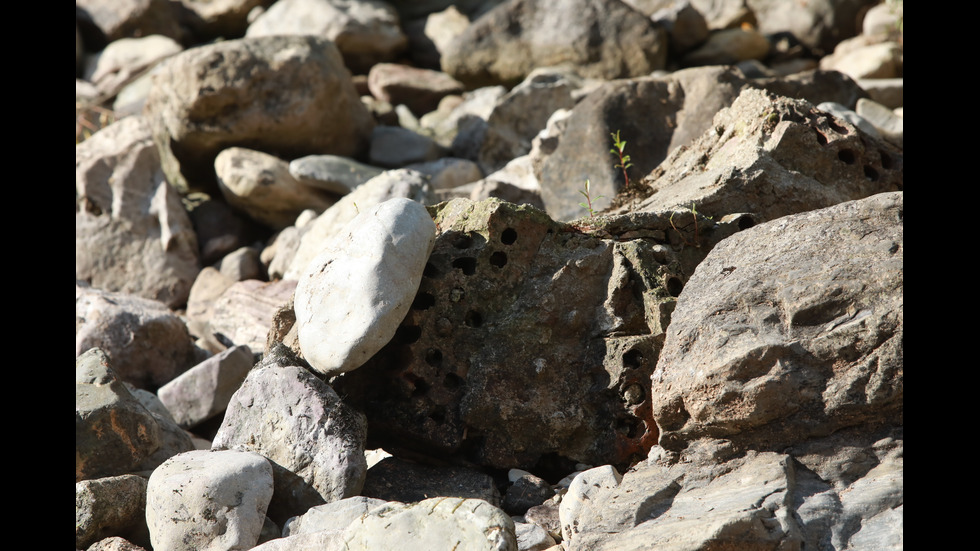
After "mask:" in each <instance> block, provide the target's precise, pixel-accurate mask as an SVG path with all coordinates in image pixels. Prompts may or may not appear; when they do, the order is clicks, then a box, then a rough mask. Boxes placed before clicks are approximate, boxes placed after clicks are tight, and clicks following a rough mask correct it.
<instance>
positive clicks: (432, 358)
mask: <svg viewBox="0 0 980 551" xmlns="http://www.w3.org/2000/svg"><path fill="white" fill-rule="evenodd" d="M425 363H427V364H429V365H431V366H432V367H439V366H440V365H442V351H441V350H439V349H438V348H430V349H428V350H426V351H425Z"/></svg>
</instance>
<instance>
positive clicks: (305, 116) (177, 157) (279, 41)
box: [144, 36, 373, 191]
mask: <svg viewBox="0 0 980 551" xmlns="http://www.w3.org/2000/svg"><path fill="white" fill-rule="evenodd" d="M144 112H145V113H146V116H147V117H148V118H149V119H150V121H151V125H152V127H153V129H154V130H153V135H154V140H155V141H156V142H157V146H158V147H159V149H160V152H161V159H162V163H163V167H164V172H165V173H166V174H167V180H168V181H169V182H170V183H171V184H173V185H174V186H176V187H177V188H178V189H180V190H187V189H203V190H205V191H214V190H215V185H216V183H215V177H214V159H215V157H217V155H218V153H219V152H221V151H222V150H224V149H227V148H229V147H233V146H243V147H248V148H250V149H255V150H259V151H275V152H276V153H277V155H280V156H282V158H295V157H302V156H304V155H313V154H325V153H329V154H334V155H345V156H353V155H355V154H357V153H359V152H361V151H362V150H364V149H365V148H366V146H367V139H368V136H369V134H370V131H371V128H372V127H373V120H372V119H371V115H370V113H368V111H367V109H365V107H364V105H363V104H362V103H361V101H360V99H359V98H358V95H357V92H356V90H355V89H354V85H353V83H352V82H351V77H350V72H349V71H348V70H347V68H346V67H345V66H344V63H343V60H342V59H341V57H340V53H339V52H338V50H337V47H336V46H335V45H334V43H333V42H330V41H329V40H327V39H325V38H321V37H317V36H268V37H256V38H243V39H238V40H227V41H224V42H219V43H216V44H210V45H206V46H200V47H197V48H191V49H189V50H185V51H184V52H181V53H180V54H178V55H176V56H174V57H172V58H170V59H168V60H167V62H166V63H165V64H164V65H163V66H162V67H161V70H160V71H159V72H158V73H156V74H155V76H154V85H153V89H152V90H151V92H150V95H149V97H148V98H147V100H146V107H145V111H144Z"/></svg>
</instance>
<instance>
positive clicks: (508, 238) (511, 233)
mask: <svg viewBox="0 0 980 551" xmlns="http://www.w3.org/2000/svg"><path fill="white" fill-rule="evenodd" d="M515 241H517V230H515V229H514V228H507V229H506V230H504V231H503V233H501V234H500V242H501V243H503V244H504V245H511V244H513V243H514V242H515Z"/></svg>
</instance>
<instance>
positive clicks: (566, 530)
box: [558, 465, 623, 541]
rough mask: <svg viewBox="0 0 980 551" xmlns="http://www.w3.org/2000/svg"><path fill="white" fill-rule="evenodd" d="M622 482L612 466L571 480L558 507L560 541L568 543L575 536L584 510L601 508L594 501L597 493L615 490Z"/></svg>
mask: <svg viewBox="0 0 980 551" xmlns="http://www.w3.org/2000/svg"><path fill="white" fill-rule="evenodd" d="M622 480H623V476H622V475H621V474H619V471H617V470H616V468H615V467H613V466H612V465H603V466H601V467H595V468H593V469H589V470H587V471H583V472H581V473H579V474H578V476H576V477H575V479H574V480H572V484H571V485H570V486H569V487H568V492H567V493H566V494H565V497H563V498H562V500H561V505H559V506H558V520H559V522H560V523H561V535H562V539H563V540H565V541H570V540H571V539H572V538H573V537H574V536H575V534H576V533H577V532H578V529H577V528H576V527H577V525H578V522H577V519H578V518H579V517H580V516H582V515H583V514H584V512H585V511H586V510H588V509H598V508H601V507H602V506H603V504H602V503H597V502H596V500H595V499H594V498H595V495H596V494H597V493H598V492H600V491H601V490H604V489H606V488H615V487H616V486H618V485H619V483H620V482H621V481H622Z"/></svg>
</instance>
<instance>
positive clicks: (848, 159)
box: [837, 149, 855, 165]
mask: <svg viewBox="0 0 980 551" xmlns="http://www.w3.org/2000/svg"><path fill="white" fill-rule="evenodd" d="M837 158H838V159H840V160H841V161H842V162H843V163H844V164H848V165H852V164H854V159H855V157H854V152H853V151H851V150H850V149H841V150H840V151H838V152H837Z"/></svg>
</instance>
